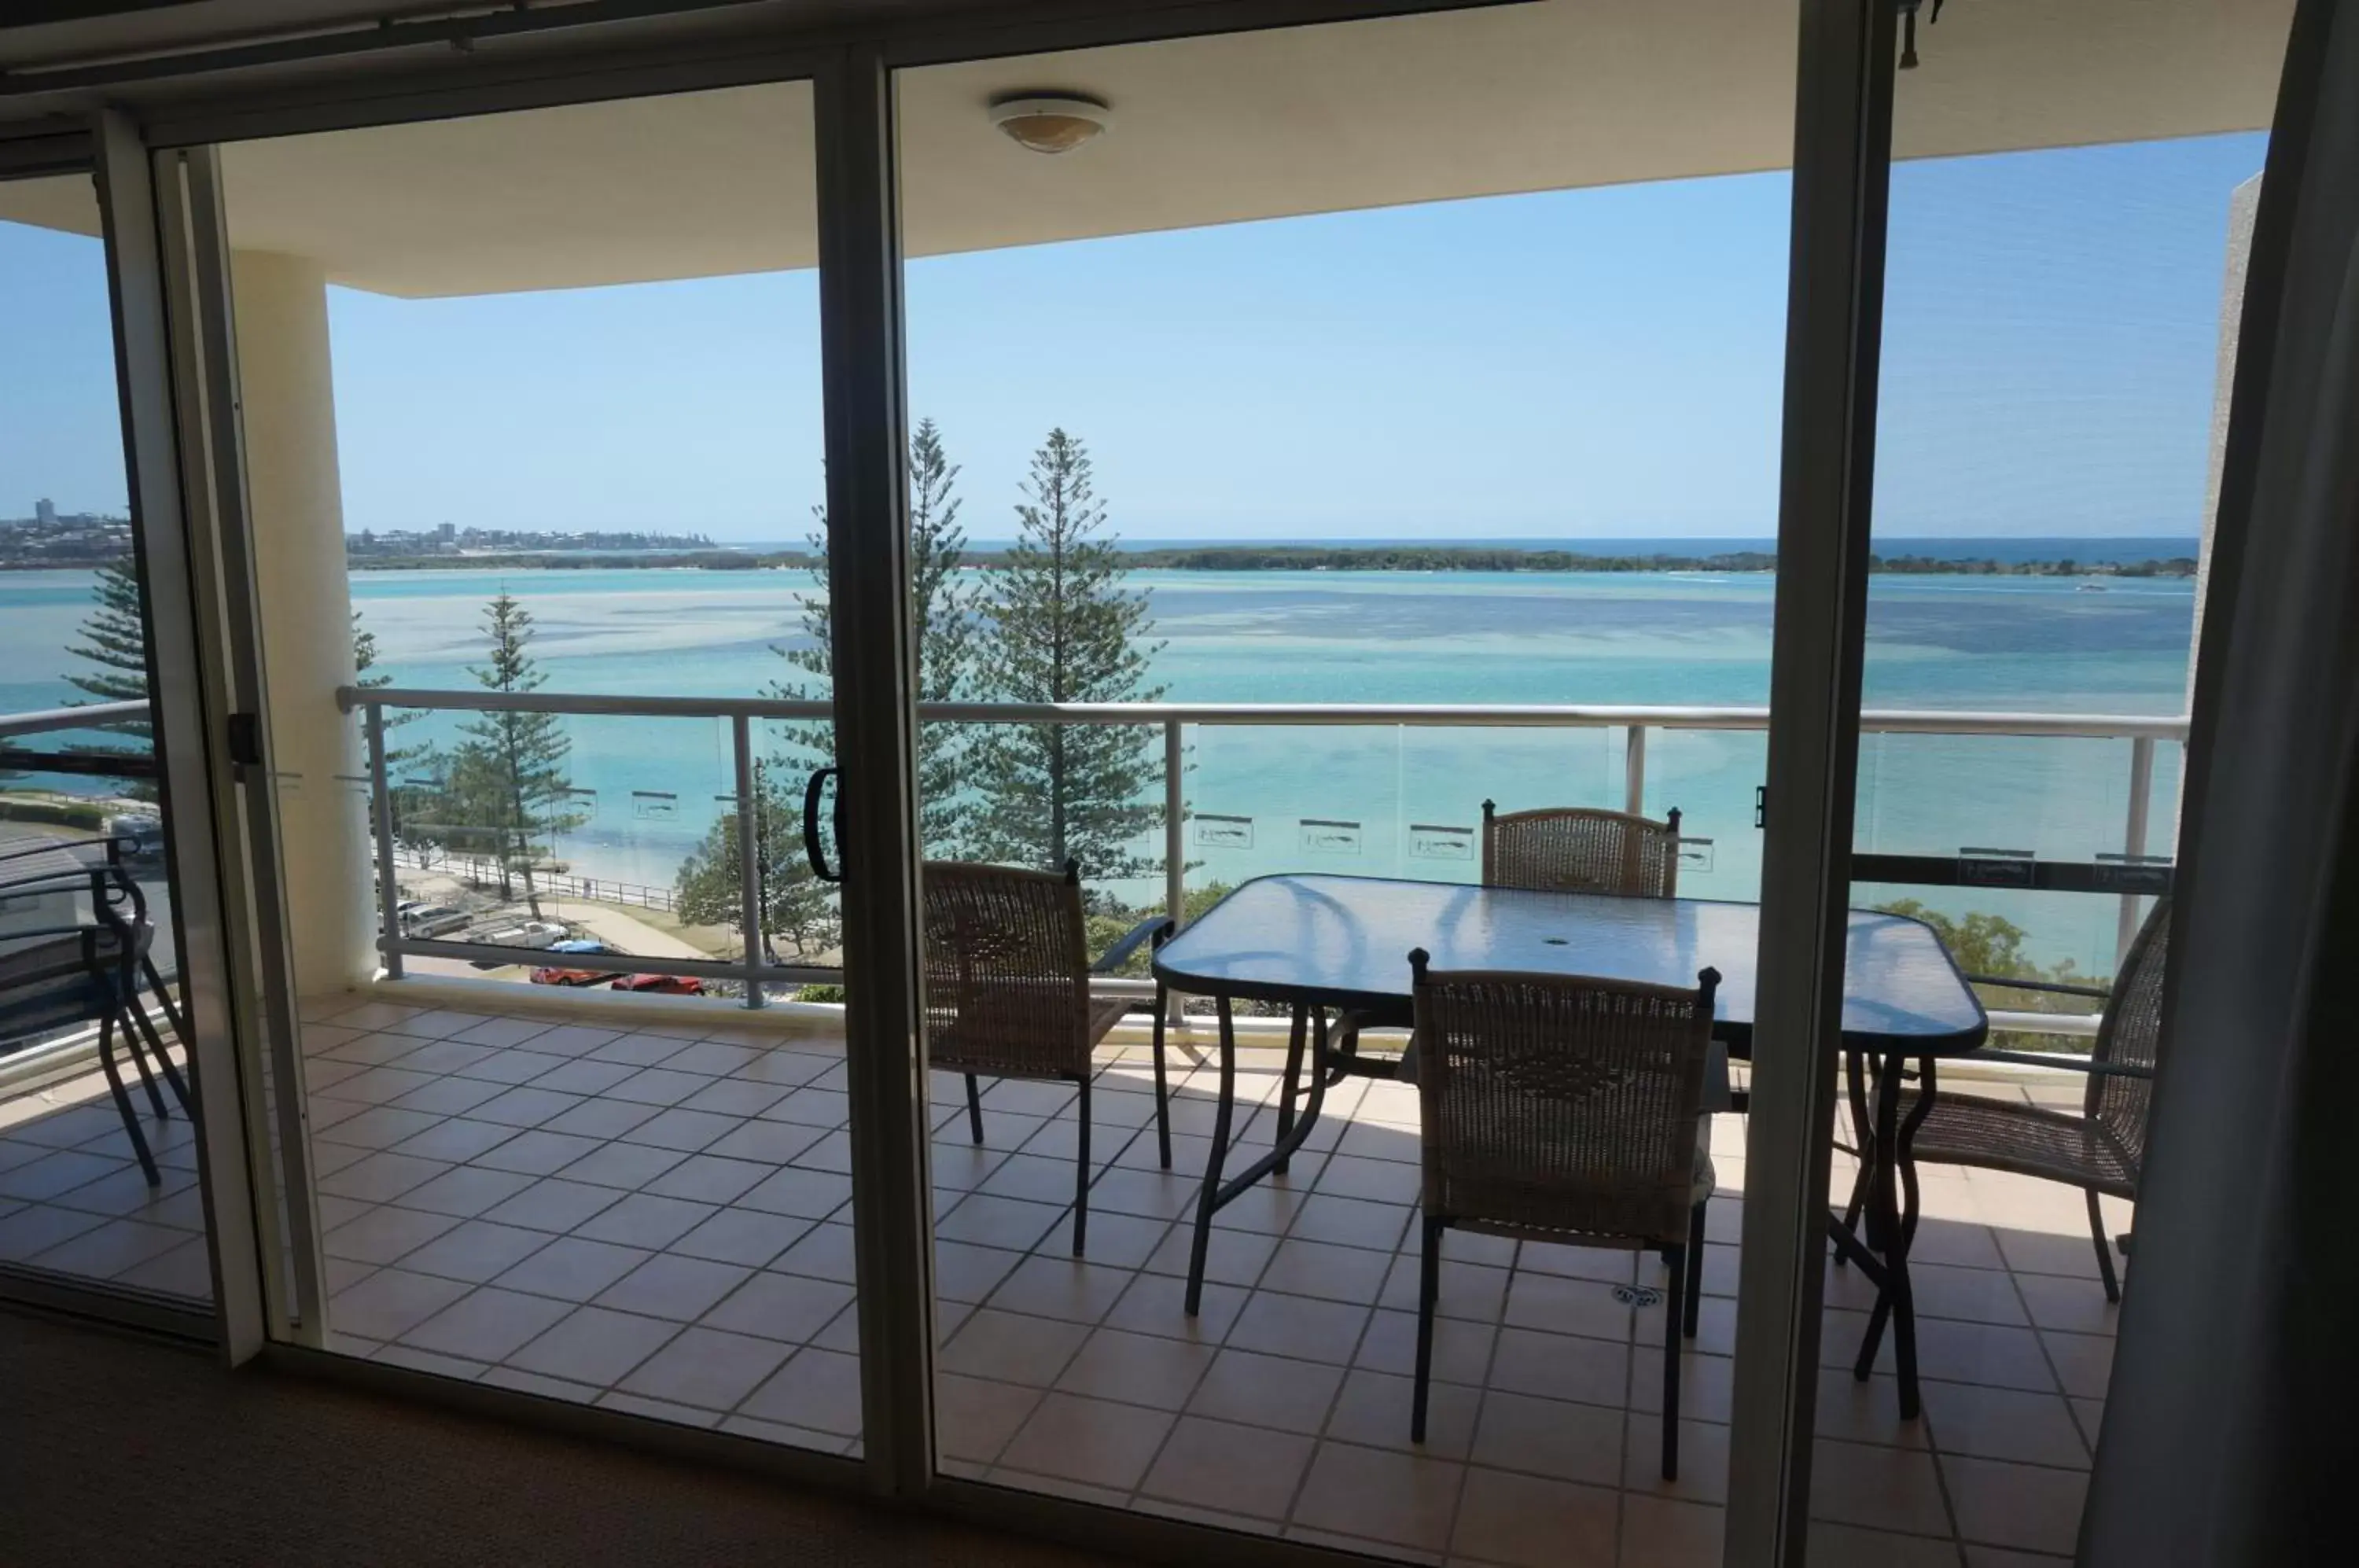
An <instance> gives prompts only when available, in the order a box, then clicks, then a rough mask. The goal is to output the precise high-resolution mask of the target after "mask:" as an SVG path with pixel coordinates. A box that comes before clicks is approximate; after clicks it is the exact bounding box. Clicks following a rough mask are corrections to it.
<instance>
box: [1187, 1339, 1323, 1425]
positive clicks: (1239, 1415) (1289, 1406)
mask: <svg viewBox="0 0 2359 1568" xmlns="http://www.w3.org/2000/svg"><path fill="white" fill-rule="evenodd" d="M1342 1386H1343V1368H1342V1367H1332V1366H1327V1365H1324V1364H1321V1363H1319V1362H1313V1361H1298V1360H1293V1359H1290V1358H1288V1357H1285V1356H1260V1355H1256V1354H1255V1353H1253V1352H1251V1351H1245V1350H1239V1349H1236V1348H1235V1347H1234V1346H1232V1347H1230V1348H1228V1349H1226V1350H1223V1351H1222V1352H1221V1353H1220V1354H1219V1356H1217V1357H1215V1358H1214V1360H1213V1362H1212V1367H1210V1368H1209V1369H1208V1370H1207V1371H1206V1372H1205V1374H1204V1377H1203V1379H1202V1381H1201V1382H1200V1383H1199V1384H1198V1385H1197V1388H1196V1392H1195V1395H1194V1397H1193V1398H1191V1399H1190V1400H1189V1401H1188V1406H1187V1408H1188V1410H1189V1413H1190V1414H1191V1415H1200V1416H1210V1417H1212V1418H1214V1419H1216V1420H1220V1421H1242V1422H1245V1423H1246V1424H1248V1425H1252V1426H1266V1427H1275V1428H1277V1429H1278V1430H1280V1431H1284V1432H1319V1431H1320V1430H1321V1429H1322V1428H1323V1427H1325V1426H1326V1424H1327V1412H1328V1410H1330V1409H1331V1408H1332V1406H1333V1404H1334V1402H1335V1391H1336V1390H1337V1389H1338V1388H1341V1387H1342Z"/></svg>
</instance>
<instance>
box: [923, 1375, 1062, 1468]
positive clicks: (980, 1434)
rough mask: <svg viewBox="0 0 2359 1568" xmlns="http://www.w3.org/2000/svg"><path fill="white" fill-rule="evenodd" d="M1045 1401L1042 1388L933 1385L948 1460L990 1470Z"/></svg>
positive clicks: (956, 1380)
mask: <svg viewBox="0 0 2359 1568" xmlns="http://www.w3.org/2000/svg"><path fill="white" fill-rule="evenodd" d="M1044 1397H1045V1396H1044V1395H1043V1394H1042V1393H1041V1392H1040V1390H1039V1389H1038V1388H1024V1387H1021V1386H1019V1385H1017V1384H1014V1383H995V1382H993V1381H991V1380H990V1379H988V1378H984V1377H960V1376H958V1375H957V1374H956V1373H952V1372H944V1373H941V1374H940V1375H938V1376H937V1377H935V1379H934V1430H935V1435H936V1438H937V1440H938V1441H939V1442H940V1445H941V1451H942V1454H944V1456H945V1457H948V1458H951V1459H963V1460H973V1461H975V1462H976V1463H979V1464H985V1465H987V1464H989V1463H990V1462H991V1461H993V1460H995V1459H996V1458H998V1457H999V1451H1000V1450H1001V1449H1003V1448H1005V1447H1006V1446H1007V1440H1008V1439H1009V1438H1011V1437H1014V1436H1015V1435H1016V1429H1017V1428H1018V1427H1020V1426H1022V1425H1023V1424H1024V1421H1025V1418H1026V1417H1027V1416H1029V1415H1030V1414H1031V1413H1032V1411H1033V1410H1034V1409H1035V1408H1036V1407H1037V1406H1038V1404H1039V1403H1040V1401H1041V1399H1043V1398H1044Z"/></svg>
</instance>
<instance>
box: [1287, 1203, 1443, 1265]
mask: <svg viewBox="0 0 2359 1568" xmlns="http://www.w3.org/2000/svg"><path fill="white" fill-rule="evenodd" d="M1408 1222H1409V1210H1408V1206H1407V1205H1406V1204H1405V1203H1382V1202H1375V1201H1372V1200H1369V1199H1365V1198H1351V1197H1344V1196H1342V1195H1341V1194H1333V1193H1329V1192H1313V1193H1312V1194H1311V1195H1310V1196H1309V1197H1307V1198H1304V1199H1303V1200H1302V1201H1301V1203H1300V1204H1299V1206H1298V1207H1297V1208H1296V1210H1295V1214H1294V1223H1293V1225H1289V1226H1288V1228H1287V1235H1288V1236H1291V1237H1296V1238H1299V1239H1300V1240H1304V1241H1323V1242H1330V1243H1332V1244H1335V1245H1337V1246H1342V1247H1373V1248H1375V1249H1376V1250H1377V1251H1380V1252H1390V1251H1392V1250H1393V1249H1394V1248H1395V1247H1400V1246H1401V1245H1403V1243H1404V1241H1405V1240H1407V1241H1408V1243H1409V1244H1410V1245H1411V1246H1412V1247H1413V1246H1414V1245H1415V1236H1414V1235H1413V1234H1412V1233H1411V1232H1410V1231H1409V1228H1408ZM1442 1255H1443V1256H1444V1257H1445V1258H1447V1257H1448V1256H1449V1246H1448V1244H1447V1242H1445V1243H1444V1244H1443V1247H1442Z"/></svg>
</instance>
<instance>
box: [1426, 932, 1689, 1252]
mask: <svg viewBox="0 0 2359 1568" xmlns="http://www.w3.org/2000/svg"><path fill="white" fill-rule="evenodd" d="M1409 964H1410V968H1411V972H1412V975H1413V976H1414V979H1415V985H1416V1000H1417V1040H1418V1093H1419V1099H1420V1101H1421V1102H1422V1105H1423V1110H1424V1127H1423V1132H1422V1135H1421V1138H1420V1139H1419V1141H1420V1143H1421V1145H1422V1149H1423V1158H1424V1161H1425V1193H1424V1201H1425V1212H1426V1213H1427V1214H1431V1215H1434V1216H1436V1217H1437V1218H1448V1219H1450V1220H1452V1221H1456V1222H1465V1221H1473V1222H1474V1223H1476V1224H1478V1225H1495V1226H1498V1227H1501V1228H1505V1229H1511V1230H1538V1231H1560V1232H1571V1233H1579V1234H1582V1235H1589V1236H1613V1237H1618V1238H1622V1239H1624V1240H1627V1241H1632V1242H1634V1243H1636V1242H1654V1241H1662V1242H1666V1243H1677V1242H1679V1241H1680V1240H1683V1239H1684V1238H1685V1237H1686V1236H1687V1231H1688V1210H1689V1207H1690V1203H1692V1201H1693V1196H1692V1186H1693V1182H1694V1180H1695V1160H1696V1127H1697V1124H1698V1120H1699V1118H1700V1117H1701V1115H1702V1111H1703V1090H1704V1071H1705V1064H1706V1062H1707V1061H1708V1059H1709V1056H1710V1050H1711V1044H1712V995H1713V992H1714V990H1715V989H1716V988H1717V986H1718V985H1719V984H1720V975H1719V974H1718V973H1717V972H1716V971H1713V970H1710V969H1707V970H1705V971H1703V972H1702V974H1701V975H1698V976H1697V987H1696V989H1694V990H1692V991H1689V990H1682V989H1680V988H1679V987H1676V986H1670V985H1639V984H1636V983H1635V982H1631V981H1624V980H1603V979H1593V978H1589V977H1586V976H1582V975H1523V974H1511V973H1505V972H1499V971H1477V970H1462V971H1454V972H1450V973H1441V972H1436V971H1431V970H1429V969H1428V968H1427V967H1426V953H1425V952H1424V950H1423V949H1419V951H1417V952H1415V953H1411V954H1409Z"/></svg>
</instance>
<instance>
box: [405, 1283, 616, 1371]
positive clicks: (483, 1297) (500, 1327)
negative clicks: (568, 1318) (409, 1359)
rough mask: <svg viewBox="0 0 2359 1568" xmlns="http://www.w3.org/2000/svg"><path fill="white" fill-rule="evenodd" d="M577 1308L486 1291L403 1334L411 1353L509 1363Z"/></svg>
mask: <svg viewBox="0 0 2359 1568" xmlns="http://www.w3.org/2000/svg"><path fill="white" fill-rule="evenodd" d="M572 1310H573V1309H572V1307H571V1305H569V1304H568V1303H566V1302H564V1301H552V1300H550V1299H549V1298H548V1297H545V1296H526V1295H520V1294H518V1293H517V1292H516V1291H514V1290H494V1289H491V1288H489V1287H486V1288H485V1289H484V1290H474V1291H471V1292H469V1293H468V1294H467V1295H464V1296H462V1297H461V1298H460V1299H459V1300H458V1301H454V1302H452V1303H451V1305H450V1306H447V1307H445V1308H443V1309H442V1310H441V1311H440V1312H437V1313H435V1314H434V1315H433V1316H432V1317H430V1318H428V1319H427V1320H426V1321H425V1322H424V1323H419V1325H418V1326H417V1327H415V1328H413V1329H411V1330H409V1331H408V1333H406V1334H403V1335H402V1336H401V1343H403V1344H404V1345H409V1346H410V1347H412V1348H413V1349H418V1350H429V1351H433V1352H436V1353H438V1354H440V1355H443V1356H464V1357H467V1358H469V1359H471V1360H475V1361H482V1362H486V1363H488V1362H493V1361H505V1360H506V1359H507V1358H508V1356H512V1355H514V1354H515V1353H516V1351H517V1350H519V1349H521V1348H522V1347H523V1346H524V1345H525V1344H526V1342H527V1341H529V1340H531V1339H533V1338H535V1337H537V1336H538V1335H539V1334H542V1333H544V1332H545V1331H546V1330H548V1329H549V1326H550V1325H551V1324H553V1323H556V1322H557V1321H558V1320H559V1319H560V1318H562V1317H564V1316H565V1315H566V1314H567V1313H568V1312H571V1311H572Z"/></svg>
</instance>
